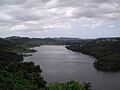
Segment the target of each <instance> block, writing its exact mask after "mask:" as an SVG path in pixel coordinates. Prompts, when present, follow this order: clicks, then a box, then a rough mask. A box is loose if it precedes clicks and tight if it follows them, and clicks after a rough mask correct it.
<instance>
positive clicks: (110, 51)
mask: <svg viewBox="0 0 120 90" xmlns="http://www.w3.org/2000/svg"><path fill="white" fill-rule="evenodd" d="M66 48H67V49H70V50H73V51H76V52H82V53H85V54H88V55H91V56H94V57H95V58H96V59H97V60H96V61H95V62H94V67H95V68H96V69H97V70H101V71H120V38H100V39H96V40H91V41H89V42H86V41H84V42H79V43H75V44H72V45H70V46H67V47H66Z"/></svg>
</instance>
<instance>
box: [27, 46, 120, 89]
mask: <svg viewBox="0 0 120 90" xmlns="http://www.w3.org/2000/svg"><path fill="white" fill-rule="evenodd" d="M35 49H36V50H38V52H36V53H34V54H33V56H29V57H25V61H33V62H34V63H35V64H39V65H40V66H41V68H42V70H43V73H42V75H43V76H44V78H45V80H46V81H48V82H53V81H59V82H63V81H66V80H70V79H74V80H79V81H80V82H83V81H85V82H91V84H92V86H93V89H94V90H120V85H119V84H120V77H119V76H120V73H110V72H109V73H108V72H106V73H105V72H98V71H96V70H95V69H94V67H93V62H94V61H95V58H93V57H91V56H88V55H85V54H82V53H78V52H72V51H70V50H67V49H66V48H65V46H57V45H54V46H52V45H44V46H40V47H37V48H35Z"/></svg>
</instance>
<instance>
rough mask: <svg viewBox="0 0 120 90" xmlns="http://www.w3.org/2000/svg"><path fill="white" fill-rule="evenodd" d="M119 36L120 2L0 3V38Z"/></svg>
mask: <svg viewBox="0 0 120 90" xmlns="http://www.w3.org/2000/svg"><path fill="white" fill-rule="evenodd" d="M11 35H20V36H30V37H79V38H96V37H111V36H116V37H119V36H120V0H0V36H1V37H7V36H11Z"/></svg>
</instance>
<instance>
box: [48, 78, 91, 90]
mask: <svg viewBox="0 0 120 90" xmlns="http://www.w3.org/2000/svg"><path fill="white" fill-rule="evenodd" d="M90 87H91V85H90V83H85V82H84V83H82V84H80V83H79V82H78V81H74V80H71V81H68V82H65V83H50V84H48V85H47V90H91V89H90Z"/></svg>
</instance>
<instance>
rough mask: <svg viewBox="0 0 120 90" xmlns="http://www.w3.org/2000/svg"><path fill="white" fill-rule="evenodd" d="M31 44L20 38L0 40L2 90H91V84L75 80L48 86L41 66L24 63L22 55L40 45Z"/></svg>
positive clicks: (0, 87) (0, 84) (0, 81)
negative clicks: (42, 74)
mask: <svg viewBox="0 0 120 90" xmlns="http://www.w3.org/2000/svg"><path fill="white" fill-rule="evenodd" d="M13 38H14V39H17V40H14V39H13ZM11 39H12V40H11ZM30 42H31V40H30V39H28V38H25V39H20V38H19V37H12V38H10V39H9V40H8V38H7V39H0V90H91V89H90V87H91V85H90V83H81V84H79V82H77V81H73V80H71V81H68V82H65V83H50V84H46V81H45V80H44V78H43V77H42V76H41V72H42V70H41V69H40V66H39V65H34V63H32V62H22V61H23V55H21V54H22V53H24V52H29V50H30V51H32V52H34V51H35V50H34V49H28V47H33V46H37V45H40V43H39V44H38V43H36V41H34V43H33V41H32V42H31V43H30ZM50 42H51V41H50ZM52 44H53V43H52ZM54 44H55V43H54ZM27 50H28V51H27Z"/></svg>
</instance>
